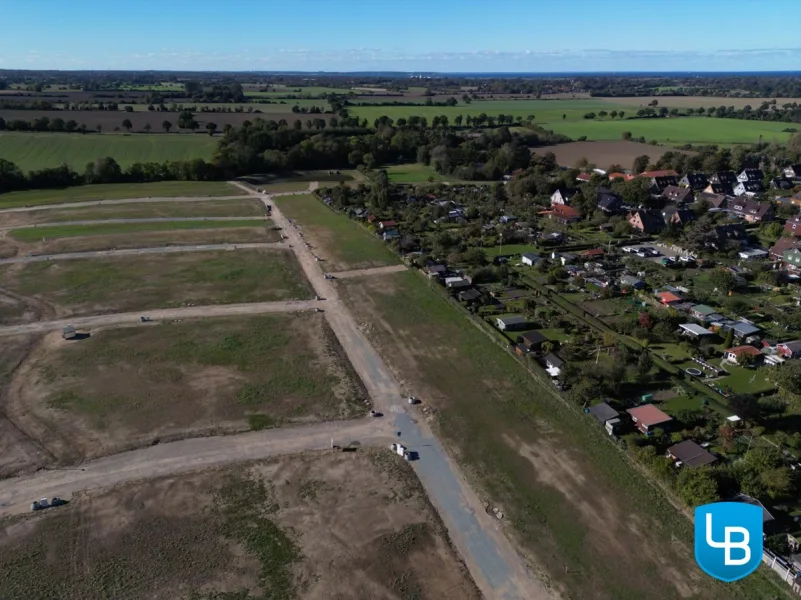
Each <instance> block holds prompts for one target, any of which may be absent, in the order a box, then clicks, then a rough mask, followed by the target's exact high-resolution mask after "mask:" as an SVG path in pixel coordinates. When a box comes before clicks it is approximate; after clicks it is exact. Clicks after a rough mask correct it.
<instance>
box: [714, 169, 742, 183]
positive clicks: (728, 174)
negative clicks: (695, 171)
mask: <svg viewBox="0 0 801 600" xmlns="http://www.w3.org/2000/svg"><path fill="white" fill-rule="evenodd" d="M709 183H722V184H724V185H734V184H735V183H737V174H736V173H735V172H734V171H718V172H717V173H712V175H711V176H710V177H709Z"/></svg>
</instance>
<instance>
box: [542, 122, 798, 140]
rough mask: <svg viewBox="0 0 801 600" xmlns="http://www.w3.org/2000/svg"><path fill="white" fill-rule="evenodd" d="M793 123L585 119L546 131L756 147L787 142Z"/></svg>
mask: <svg viewBox="0 0 801 600" xmlns="http://www.w3.org/2000/svg"><path fill="white" fill-rule="evenodd" d="M788 126H790V124H788V123H780V122H769V121H746V120H742V119H717V118H709V117H679V118H668V119H625V120H620V119H614V120H612V119H609V120H598V119H592V120H589V119H583V120H581V121H564V122H558V121H556V122H552V123H548V124H544V125H543V127H545V128H546V129H552V130H553V131H555V132H556V133H562V134H564V135H566V136H568V137H571V138H573V139H576V138H578V137H581V136H587V139H588V140H619V139H621V137H622V135H623V132H624V131H628V132H631V135H632V137H634V138H635V139H636V138H639V137H644V138H645V139H646V140H648V141H651V140H656V141H657V142H660V143H669V144H756V143H757V142H758V141H759V139H760V137H761V138H762V140H763V141H765V142H772V141H777V142H786V141H787V140H788V139H789V137H790V134H789V133H786V132H782V130H783V129H787V128H788Z"/></svg>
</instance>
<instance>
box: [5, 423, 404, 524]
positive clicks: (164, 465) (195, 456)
mask: <svg viewBox="0 0 801 600" xmlns="http://www.w3.org/2000/svg"><path fill="white" fill-rule="evenodd" d="M332 439H333V441H334V443H335V444H338V445H340V446H346V445H348V444H350V443H351V442H352V441H358V442H359V443H361V444H363V445H378V444H388V443H389V442H390V440H391V430H390V428H389V426H388V424H387V423H385V422H383V421H382V419H369V418H366V419H360V420H357V421H334V422H328V423H319V424H314V425H303V426H300V427H287V428H281V429H270V430H265V431H252V432H248V433H241V434H238V435H229V436H216V437H203V438H192V439H187V440H182V441H179V442H171V443H168V444H159V445H156V446H149V447H147V448H142V449H140V450H133V451H130V452H123V453H121V454H114V455H111V456H106V457H104V458H98V459H96V460H92V461H89V462H85V463H82V464H80V465H78V466H76V467H70V468H64V469H54V470H45V471H39V472H37V473H35V474H33V475H28V476H24V477H16V478H13V479H5V480H0V517H3V516H7V515H11V514H19V513H23V512H27V511H28V510H30V503H31V502H32V501H33V500H35V499H37V498H42V497H45V496H46V497H48V498H51V497H53V496H58V497H59V498H63V499H68V498H69V497H70V496H72V495H73V494H75V493H76V492H79V491H81V490H88V489H93V488H100V487H108V486H113V485H117V484H120V483H125V482H129V481H137V480H141V479H149V478H152V477H159V476H162V475H173V474H177V473H186V472H188V471H196V470H201V469H208V468H210V467H219V466H222V465H228V464H232V463H238V462H243V461H249V460H256V459H261V458H267V457H269V456H276V455H282V454H295V453H298V452H305V451H308V450H324V449H326V448H329V447H330V446H331V440H332Z"/></svg>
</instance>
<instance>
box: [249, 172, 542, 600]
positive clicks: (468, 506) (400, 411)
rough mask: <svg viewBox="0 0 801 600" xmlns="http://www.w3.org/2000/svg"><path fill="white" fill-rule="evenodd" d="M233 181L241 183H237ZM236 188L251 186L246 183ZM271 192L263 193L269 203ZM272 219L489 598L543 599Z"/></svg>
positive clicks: (304, 256)
mask: <svg viewBox="0 0 801 600" xmlns="http://www.w3.org/2000/svg"><path fill="white" fill-rule="evenodd" d="M235 185H238V184H235ZM238 187H240V188H241V189H243V190H245V191H249V190H248V188H247V187H246V186H244V185H238ZM269 200H270V197H269V196H267V197H264V198H263V201H264V202H265V204H267V203H268V202H269ZM272 218H273V221H274V222H275V224H276V225H278V226H279V227H281V228H282V231H283V233H284V234H285V235H287V236H288V237H289V239H288V240H287V241H288V242H290V243H291V244H292V245H293V247H294V251H295V254H296V255H297V257H298V260H299V262H300V264H301V266H302V267H303V270H304V272H305V273H306V276H307V277H308V279H309V281H310V282H311V284H312V286H313V287H314V289H315V291H316V292H317V294H318V295H320V296H321V297H323V298H325V299H326V312H325V314H326V318H327V320H328V323H329V325H330V326H331V329H333V331H334V333H335V334H336V336H337V338H338V339H339V342H340V344H341V345H342V347H343V348H344V349H345V353H346V354H347V355H348V358H349V359H350V361H351V364H352V365H353V367H354V369H355V371H356V372H357V373H358V374H359V377H360V378H361V380H362V381H363V382H364V384H365V387H366V388H367V390H368V392H369V393H370V397H371V398H372V399H373V403H374V405H375V406H376V408H377V409H379V410H381V411H382V412H384V414H385V415H387V416H388V417H390V419H391V420H392V422H393V427H394V428H395V429H396V431H400V432H401V437H400V440H402V441H403V442H404V443H406V444H408V446H409V450H412V451H415V452H417V453H418V454H419V456H420V460H419V461H414V462H413V463H412V465H413V466H414V469H415V471H416V472H417V474H418V476H419V478H420V481H421V482H422V484H423V486H424V487H425V489H426V492H427V493H428V496H429V499H430V500H431V502H432V503H433V504H434V506H435V507H436V508H437V510H438V512H439V514H440V517H441V518H442V520H443V522H444V523H445V526H446V527H447V528H448V532H449V534H450V537H451V540H452V541H453V543H454V546H455V547H456V548H457V549H458V551H459V553H460V555H461V556H462V559H463V560H464V561H465V564H466V565H467V566H468V568H469V570H470V573H471V575H472V576H473V580H474V581H475V582H476V585H477V586H478V587H479V589H480V590H481V591H482V592H483V593H484V595H485V596H486V597H487V598H493V599H494V598H497V599H499V600H541V599H546V598H550V597H551V596H550V594H549V593H548V591H547V590H546V589H545V588H544V586H543V585H542V583H541V582H540V581H538V580H537V579H535V578H534V577H533V576H532V575H531V573H530V572H529V571H528V569H527V568H526V566H525V564H524V563H523V561H522V560H521V558H520V557H519V556H518V554H517V553H516V551H515V550H514V548H513V547H512V545H511V544H510V543H509V540H508V539H506V537H505V536H504V534H503V532H502V531H501V529H500V526H499V523H498V521H497V520H496V519H495V518H494V517H493V516H490V515H488V514H487V513H486V512H485V511H484V507H483V504H482V502H481V501H480V499H479V498H478V496H477V495H476V494H475V492H473V490H472V489H471V488H470V486H469V485H468V484H467V482H466V481H465V480H464V478H463V477H462V475H461V473H460V472H459V470H458V467H457V466H456V465H455V464H454V463H453V462H452V461H451V460H450V457H449V456H448V455H447V453H446V452H445V451H444V449H443V448H442V446H441V445H440V444H439V442H438V441H437V439H436V438H435V437H434V435H433V434H432V432H431V431H430V430H429V428H428V426H427V424H426V423H425V421H423V420H420V421H418V420H416V418H415V417H416V416H418V413H417V412H416V411H415V412H414V413H413V414H412V415H410V414H407V413H406V410H405V408H404V407H405V406H408V405H405V404H403V402H402V400H401V390H400V386H399V385H398V383H397V381H395V378H394V377H393V376H392V374H391V372H390V371H389V369H388V367H387V366H386V364H385V363H384V361H383V360H382V359H381V357H380V356H379V355H378V353H377V352H376V351H375V349H374V348H373V346H372V345H371V344H370V342H369V341H368V340H367V339H366V338H365V337H364V336H363V335H362V333H361V331H359V329H358V327H357V326H356V322H355V321H354V319H353V317H352V316H351V314H350V312H349V311H348V310H347V309H346V308H345V307H344V305H343V304H342V303H341V302H340V300H339V297H338V295H337V290H336V286H335V284H334V282H332V281H330V280H327V279H325V277H324V274H323V272H322V271H321V270H320V268H319V263H317V262H316V261H315V260H314V257H313V255H312V253H311V251H310V250H309V249H308V248H307V247H306V246H305V244H304V243H303V240H302V238H301V237H300V235H299V231H298V230H297V229H295V228H294V226H293V225H292V224H291V223H290V222H289V221H288V220H287V219H286V217H284V215H283V214H282V213H281V210H280V209H279V208H278V207H275V206H274V207H273V211H272Z"/></svg>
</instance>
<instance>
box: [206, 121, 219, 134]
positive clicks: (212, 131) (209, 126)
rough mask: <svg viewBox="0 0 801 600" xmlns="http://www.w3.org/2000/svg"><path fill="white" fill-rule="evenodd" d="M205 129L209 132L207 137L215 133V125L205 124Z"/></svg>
mask: <svg viewBox="0 0 801 600" xmlns="http://www.w3.org/2000/svg"><path fill="white" fill-rule="evenodd" d="M206 129H207V130H208V132H209V135H214V134H215V133H217V123H206Z"/></svg>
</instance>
